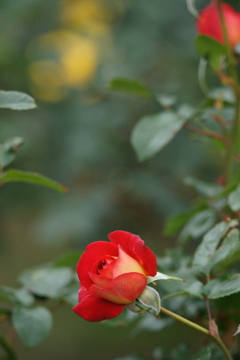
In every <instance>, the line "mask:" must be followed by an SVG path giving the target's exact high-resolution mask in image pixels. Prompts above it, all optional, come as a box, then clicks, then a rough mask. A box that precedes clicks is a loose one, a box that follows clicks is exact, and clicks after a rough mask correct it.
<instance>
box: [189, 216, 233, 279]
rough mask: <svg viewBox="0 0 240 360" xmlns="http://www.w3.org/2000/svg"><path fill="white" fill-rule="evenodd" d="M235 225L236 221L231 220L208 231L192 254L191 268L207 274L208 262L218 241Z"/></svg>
mask: <svg viewBox="0 0 240 360" xmlns="http://www.w3.org/2000/svg"><path fill="white" fill-rule="evenodd" d="M237 225H238V221H237V220H231V221H229V222H225V221H222V222H220V223H219V224H217V225H215V226H214V227H213V228H212V229H211V230H209V231H208V233H207V234H206V235H205V236H204V238H203V240H202V242H201V244H200V245H199V246H198V248H197V250H196V252H195V254H194V258H193V266H194V267H196V268H197V269H198V270H199V271H201V272H202V273H203V274H207V273H208V268H207V265H208V262H209V260H210V258H211V257H212V256H213V254H214V252H215V250H216V248H217V246H218V244H219V241H220V240H221V239H222V238H223V237H224V236H225V234H226V233H227V232H228V230H229V229H231V228H232V227H235V226H237Z"/></svg>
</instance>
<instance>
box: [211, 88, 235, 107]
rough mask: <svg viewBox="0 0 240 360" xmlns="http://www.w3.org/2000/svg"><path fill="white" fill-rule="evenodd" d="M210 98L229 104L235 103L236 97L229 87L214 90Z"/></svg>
mask: <svg viewBox="0 0 240 360" xmlns="http://www.w3.org/2000/svg"><path fill="white" fill-rule="evenodd" d="M209 97H210V98H212V99H214V100H221V101H223V102H225V103H227V104H234V103H235V96H234V93H233V90H232V89H231V88H230V87H228V86H221V87H217V88H214V89H212V90H211V91H210V92H209Z"/></svg>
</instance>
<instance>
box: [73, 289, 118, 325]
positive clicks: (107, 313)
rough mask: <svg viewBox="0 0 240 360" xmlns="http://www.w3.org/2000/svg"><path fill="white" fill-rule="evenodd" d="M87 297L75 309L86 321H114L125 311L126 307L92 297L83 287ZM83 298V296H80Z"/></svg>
mask: <svg viewBox="0 0 240 360" xmlns="http://www.w3.org/2000/svg"><path fill="white" fill-rule="evenodd" d="M81 289H82V290H83V293H82V294H84V295H85V296H84V297H83V298H82V299H81V301H80V303H79V304H77V305H76V306H74V307H73V311H74V312H75V313H76V314H77V315H79V316H81V317H82V318H83V319H84V320H87V321H91V322H97V321H103V320H107V319H113V318H115V317H117V316H118V315H120V314H121V313H122V312H123V310H124V305H119V304H114V303H112V302H110V301H107V300H105V299H100V298H96V297H95V296H92V295H91V294H90V293H89V292H88V291H87V290H86V289H85V288H83V287H81ZM80 297H81V296H80Z"/></svg>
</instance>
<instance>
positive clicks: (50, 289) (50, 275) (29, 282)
mask: <svg viewBox="0 0 240 360" xmlns="http://www.w3.org/2000/svg"><path fill="white" fill-rule="evenodd" d="M72 280H73V271H72V269H70V268H68V267H61V268H56V269H55V268H53V267H51V266H45V267H37V268H34V269H27V270H25V271H24V272H23V273H22V274H21V275H20V277H19V281H20V283H21V284H22V285H24V286H25V287H26V288H27V289H28V290H29V291H31V292H32V293H33V294H36V295H40V296H47V297H50V298H59V297H61V296H62V295H63V294H64V289H65V288H66V287H67V286H68V285H69V284H70V282H71V281H72Z"/></svg>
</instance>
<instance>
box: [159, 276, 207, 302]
mask: <svg viewBox="0 0 240 360" xmlns="http://www.w3.org/2000/svg"><path fill="white" fill-rule="evenodd" d="M202 291H203V284H202V283H201V282H200V281H198V280H196V281H194V282H192V283H187V284H186V283H185V284H181V287H180V286H179V284H178V286H177V291H175V292H169V294H167V295H165V296H164V297H163V300H167V299H172V298H174V297H177V296H193V297H195V298H197V299H202Z"/></svg>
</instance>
